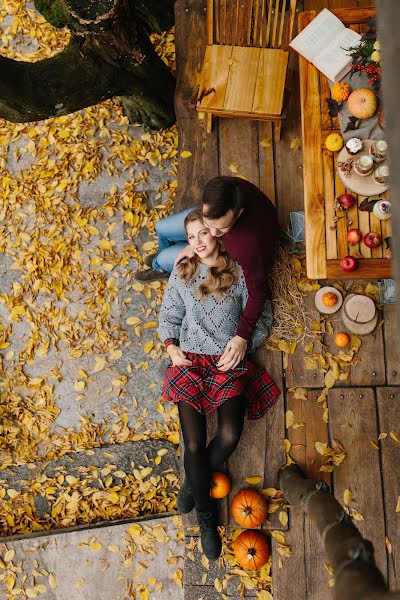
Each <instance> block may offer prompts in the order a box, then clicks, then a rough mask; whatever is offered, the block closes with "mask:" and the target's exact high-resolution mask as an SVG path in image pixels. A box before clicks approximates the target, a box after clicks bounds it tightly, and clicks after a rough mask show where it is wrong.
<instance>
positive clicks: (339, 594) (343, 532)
mask: <svg viewBox="0 0 400 600" xmlns="http://www.w3.org/2000/svg"><path fill="white" fill-rule="evenodd" d="M279 483H280V487H281V489H282V491H283V493H284V495H285V498H286V499H287V500H289V502H290V503H291V504H293V505H294V506H297V507H299V508H301V509H302V510H304V512H305V513H306V514H308V515H309V517H310V519H312V521H314V523H315V525H316V527H317V529H318V531H319V533H320V535H321V537H322V540H323V542H324V545H325V550H326V553H327V556H328V560H329V562H330V564H331V565H332V568H333V571H334V574H335V587H334V592H335V598H336V599H337V600H390V599H392V600H400V593H399V592H388V591H387V587H386V584H385V581H384V579H383V576H382V574H381V572H380V571H379V569H378V567H377V566H376V564H375V560H374V548H373V546H372V544H371V542H369V541H367V540H365V539H364V538H363V537H362V535H361V533H360V532H359V531H358V529H357V528H356V527H355V526H354V524H353V522H352V521H351V519H350V517H349V516H348V515H347V513H346V512H345V510H344V509H343V507H342V506H341V505H340V504H339V502H338V501H337V500H336V498H335V497H334V496H333V495H332V494H330V493H329V490H328V488H327V486H326V484H325V483H324V482H317V481H314V480H313V479H306V478H305V476H304V475H303V473H302V471H301V469H300V468H299V467H298V466H297V465H290V466H289V467H286V468H283V469H281V471H280V473H279ZM321 560H322V558H321Z"/></svg>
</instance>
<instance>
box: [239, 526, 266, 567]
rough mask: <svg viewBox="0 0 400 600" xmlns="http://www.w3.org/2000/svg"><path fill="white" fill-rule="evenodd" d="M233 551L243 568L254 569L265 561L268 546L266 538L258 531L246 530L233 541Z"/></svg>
mask: <svg viewBox="0 0 400 600" xmlns="http://www.w3.org/2000/svg"><path fill="white" fill-rule="evenodd" d="M233 552H234V554H235V557H236V560H237V561H238V563H239V564H240V566H241V567H243V569H249V570H250V571H255V570H256V569H259V568H260V567H262V566H263V565H265V563H266V562H267V560H268V558H269V555H270V548H269V543H268V540H267V539H266V538H265V536H264V535H263V534H262V533H261V532H260V531H252V530H246V531H242V533H241V534H239V535H238V537H237V538H236V540H235V541H234V543H233Z"/></svg>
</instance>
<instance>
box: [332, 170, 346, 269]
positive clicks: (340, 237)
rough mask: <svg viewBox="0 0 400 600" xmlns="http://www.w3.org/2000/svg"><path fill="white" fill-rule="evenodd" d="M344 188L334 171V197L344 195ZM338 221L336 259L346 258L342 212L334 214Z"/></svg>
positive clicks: (343, 214)
mask: <svg viewBox="0 0 400 600" xmlns="http://www.w3.org/2000/svg"><path fill="white" fill-rule="evenodd" d="M345 191H346V188H345V187H344V185H343V183H342V181H341V179H340V177H339V175H338V174H337V171H336V169H335V196H336V197H338V196H340V194H344V193H345ZM336 216H337V217H338V221H337V223H336V225H337V227H336V243H337V253H338V258H343V256H347V254H348V253H347V216H346V212H345V211H344V210H339V211H337V213H336Z"/></svg>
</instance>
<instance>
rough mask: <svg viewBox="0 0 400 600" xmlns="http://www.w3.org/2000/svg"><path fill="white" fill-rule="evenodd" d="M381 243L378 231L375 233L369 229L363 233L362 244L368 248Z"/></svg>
mask: <svg viewBox="0 0 400 600" xmlns="http://www.w3.org/2000/svg"><path fill="white" fill-rule="evenodd" d="M380 243H381V236H380V235H379V233H375V231H370V232H369V233H366V234H365V235H364V244H365V245H366V246H368V248H377V247H378V246H379V244H380Z"/></svg>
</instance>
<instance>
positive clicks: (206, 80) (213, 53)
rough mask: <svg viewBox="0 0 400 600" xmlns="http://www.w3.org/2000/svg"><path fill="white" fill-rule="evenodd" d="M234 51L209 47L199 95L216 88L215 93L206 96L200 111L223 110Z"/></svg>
mask: <svg viewBox="0 0 400 600" xmlns="http://www.w3.org/2000/svg"><path fill="white" fill-rule="evenodd" d="M232 51H233V47H232V46H207V48H206V53H205V57H204V67H203V72H202V77H201V82H200V88H199V95H200V94H201V93H202V92H207V91H208V90H210V89H211V88H214V90H215V92H212V93H211V94H207V95H206V96H204V98H203V99H202V100H201V103H200V108H199V109H198V110H200V111H201V110H203V109H207V108H209V109H218V108H220V109H223V107H224V104H225V95H226V87H227V84H228V76H229V60H230V58H231V56H232Z"/></svg>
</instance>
